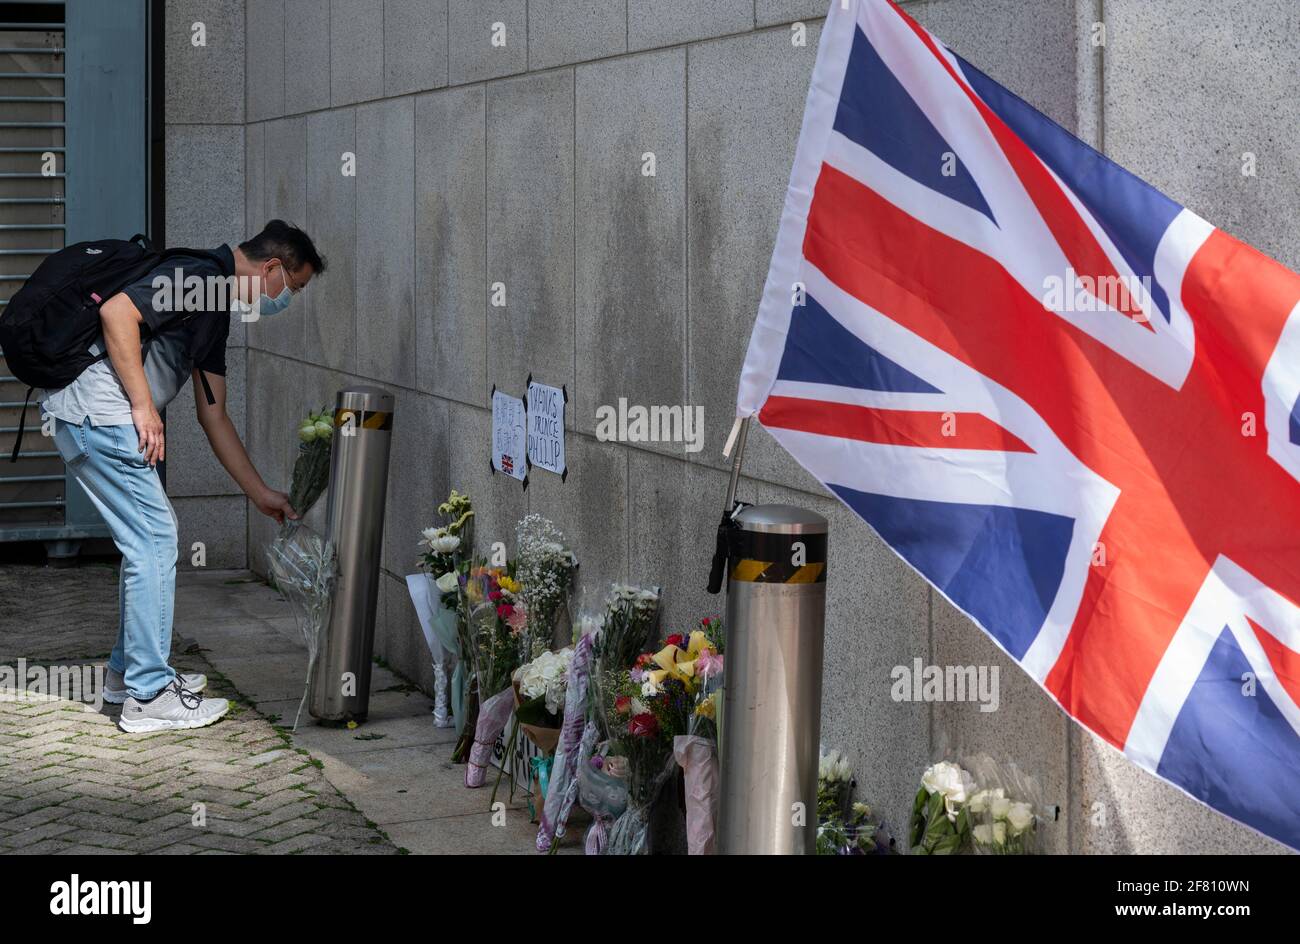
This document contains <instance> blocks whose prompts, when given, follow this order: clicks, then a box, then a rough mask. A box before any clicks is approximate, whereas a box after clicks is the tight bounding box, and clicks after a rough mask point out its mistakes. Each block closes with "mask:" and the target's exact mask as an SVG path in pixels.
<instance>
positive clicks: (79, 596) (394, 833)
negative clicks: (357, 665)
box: [0, 563, 580, 854]
mask: <svg viewBox="0 0 1300 944" xmlns="http://www.w3.org/2000/svg"><path fill="white" fill-rule="evenodd" d="M116 618H117V574H116V569H115V568H114V567H110V566H107V565H104V564H98V563H85V564H82V565H81V566H79V567H76V568H71V569H51V568H46V567H35V566H30V567H29V566H5V567H3V568H0V666H3V665H10V666H12V665H15V664H16V662H17V660H18V659H26V660H27V662H28V663H29V664H41V665H48V664H59V665H82V664H91V663H102V661H103V658H104V656H105V655H106V654H107V651H108V650H109V648H111V646H112V642H113V635H114V632H115V625H116ZM173 665H174V666H175V667H176V668H178V669H179V670H182V671H187V672H194V671H197V672H205V673H206V674H207V675H208V677H209V679H210V680H211V681H210V684H209V693H210V694H213V695H218V696H221V697H226V698H230V699H231V700H232V705H233V707H232V710H231V713H230V714H229V715H228V716H227V717H226V718H224V719H223V720H221V721H220V722H218V723H217V724H215V725H212V726H210V727H207V728H202V729H197V730H193V731H178V732H161V733H155V734H151V735H128V734H125V733H123V732H122V731H120V730H119V729H118V727H117V725H116V719H117V715H118V709H117V708H116V707H115V706H111V705H103V706H102V708H100V709H99V710H95V709H94V708H93V707H92V706H88V705H85V704H82V703H81V702H79V701H75V700H70V699H60V698H54V697H48V696H41V695H36V694H31V695H27V696H25V697H23V698H15V697H13V696H12V695H9V696H4V697H0V749H3V750H2V752H0V851H2V852H5V853H83V854H84V853H111V852H161V853H167V854H186V853H196V854H197V853H204V854H211V853H220V852H231V853H298V852H302V853H309V854H322V853H323V854H358V853H365V854H393V853H396V852H399V851H400V852H411V853H526V852H531V851H532V850H533V848H534V847H533V841H534V838H535V836H536V826H535V825H532V824H530V823H529V817H528V811H527V808H526V806H525V805H524V802H523V798H522V796H519V795H517V796H516V797H515V799H514V801H513V802H509V800H510V798H509V794H508V790H507V789H506V786H505V784H504V783H503V786H502V790H501V793H500V795H499V796H498V800H503V801H506V805H505V807H504V808H503V814H504V815H502V816H497V817H495V818H494V817H493V816H492V815H491V812H490V811H489V809H488V805H489V793H490V790H489V789H479V790H467V789H466V788H465V787H464V785H463V779H462V778H463V771H464V768H463V767H461V766H458V765H454V764H452V763H451V762H450V760H449V757H450V753H451V747H452V742H453V741H454V737H455V736H454V733H453V732H452V731H451V730H450V729H438V728H435V727H434V726H433V718H432V713H431V709H432V703H431V701H430V699H429V698H428V697H427V696H425V695H424V694H423V693H421V692H420V691H419V690H418V689H416V688H415V687H414V686H413V685H411V684H410V683H409V682H408V681H407V680H406V679H404V678H402V677H400V676H398V675H396V674H395V673H393V672H392V671H390V670H389V669H387V668H386V667H384V666H382V665H376V666H375V670H374V676H373V680H372V686H371V693H372V694H371V701H370V714H369V717H368V719H367V721H366V722H364V723H363V724H361V725H359V726H357V727H355V728H348V727H345V726H325V725H321V724H318V723H317V722H315V721H314V719H312V718H311V717H310V716H309V715H308V714H307V712H306V711H305V710H304V712H303V716H302V720H301V722H300V724H299V726H298V729H297V731H296V733H295V732H291V731H290V730H289V728H290V727H291V726H292V725H293V720H294V715H295V713H296V712H297V710H298V704H299V699H300V698H301V696H302V692H303V686H304V683H305V676H306V669H307V652H306V648H305V646H304V645H303V643H302V641H301V639H300V637H299V631H298V629H297V627H296V626H295V625H294V621H293V617H292V614H291V612H290V608H289V606H288V604H286V603H285V602H283V601H282V600H281V599H280V597H279V595H278V594H277V593H276V592H275V591H274V590H272V589H270V588H269V587H267V586H266V585H265V584H263V583H261V582H260V581H259V580H258V579H257V578H256V577H254V576H252V575H251V574H249V573H247V572H244V571H210V572H202V571H199V572H191V573H184V574H182V575H181V576H180V578H179V581H178V587H177V595H176V619H175V639H174V642H173ZM579 838H580V832H578V831H576V830H575V832H573V833H571V834H570V837H569V838H568V839H567V841H566V843H565V848H564V850H563V851H577V850H578V848H579Z"/></svg>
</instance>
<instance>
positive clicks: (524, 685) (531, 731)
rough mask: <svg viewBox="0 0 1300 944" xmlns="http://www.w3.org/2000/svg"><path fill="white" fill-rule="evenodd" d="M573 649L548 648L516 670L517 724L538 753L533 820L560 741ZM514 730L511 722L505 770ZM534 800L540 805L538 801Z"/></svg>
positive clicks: (531, 804) (534, 764)
mask: <svg viewBox="0 0 1300 944" xmlns="http://www.w3.org/2000/svg"><path fill="white" fill-rule="evenodd" d="M573 652H574V650H573V647H572V646H566V647H565V648H563V649H561V650H559V651H558V652H552V651H551V650H549V649H548V650H546V651H544V652H543V653H542V654H541V655H539V656H538V657H537V658H536V659H534V660H533V661H532V662H529V663H528V664H527V665H523V666H520V667H519V668H518V669H516V670H515V675H514V682H513V685H514V696H515V726H517V728H518V730H521V731H523V732H524V736H525V737H527V738H528V740H529V741H531V742H532V744H533V746H534V747H536V748H537V751H538V755H539V756H537V757H534V758H532V759H531V760H532V768H533V769H532V770H531V771H530V775H531V776H530V778H529V780H530V786H531V788H532V790H531V793H532V798H530V800H529V808H530V810H531V812H532V815H533V819H534V821H535V820H536V818H537V815H538V812H537V811H538V808H539V805H540V801H541V800H544V799H545V796H546V788H547V787H548V786H549V783H550V774H551V767H552V764H553V761H554V757H553V755H554V753H555V748H556V746H557V745H558V744H559V742H560V733H561V731H562V725H563V723H564V710H565V703H566V699H567V692H566V683H567V680H568V672H569V665H570V663H571V662H572V661H573ZM514 732H515V727H514V726H512V728H511V736H510V737H508V738H507V739H506V758H505V760H504V761H503V763H502V765H501V769H502V771H503V772H504V771H505V769H506V768H507V767H509V765H510V761H511V760H512V759H513V755H514V748H515V738H514ZM498 779H499V778H498ZM535 801H537V804H538V805H535Z"/></svg>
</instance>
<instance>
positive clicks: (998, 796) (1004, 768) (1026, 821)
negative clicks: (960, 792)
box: [968, 755, 1050, 855]
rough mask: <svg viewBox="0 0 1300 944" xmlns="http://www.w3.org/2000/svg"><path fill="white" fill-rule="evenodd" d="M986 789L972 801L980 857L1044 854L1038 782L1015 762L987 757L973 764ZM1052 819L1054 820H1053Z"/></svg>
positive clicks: (973, 839) (973, 835)
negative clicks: (1039, 813)
mask: <svg viewBox="0 0 1300 944" xmlns="http://www.w3.org/2000/svg"><path fill="white" fill-rule="evenodd" d="M969 763H970V765H971V767H972V768H973V769H974V770H975V773H976V777H977V779H978V780H979V782H980V784H981V786H982V789H980V790H977V791H976V792H975V793H974V794H973V795H972V796H971V798H970V802H969V804H968V808H969V810H970V819H971V824H972V825H971V843H972V845H973V847H974V850H975V853H976V854H977V855H1033V854H1035V853H1038V852H1041V851H1042V850H1041V835H1040V830H1039V828H1038V827H1039V821H1040V818H1039V816H1038V815H1037V813H1036V812H1035V810H1036V809H1041V808H1042V802H1041V794H1040V791H1039V788H1038V783H1037V781H1036V780H1035V779H1034V778H1033V777H1030V776H1028V775H1027V774H1025V773H1024V772H1022V771H1021V770H1020V768H1018V767H1017V766H1016V765H1015V764H1014V763H1007V764H999V763H998V762H996V761H995V760H993V759H992V758H991V757H988V756H987V755H981V756H980V757H976V758H973V759H972V760H971V761H970V762H969ZM1049 819H1050V817H1049Z"/></svg>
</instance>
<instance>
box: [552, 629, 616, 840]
mask: <svg viewBox="0 0 1300 944" xmlns="http://www.w3.org/2000/svg"><path fill="white" fill-rule="evenodd" d="M578 627H579V630H578V638H577V640H576V641H575V642H574V646H573V657H572V658H571V659H570V660H569V667H568V670H567V671H566V672H565V683H564V723H563V725H562V726H561V728H560V738H559V741H558V742H557V744H556V748H555V756H554V758H553V762H552V767H551V776H550V783H549V784H548V787H547V789H545V790H543V791H542V792H543V794H544V796H545V803H544V805H543V807H542V812H541V816H540V820H541V822H540V824H539V825H538V827H537V850H538V851H539V852H554V851H555V849H556V847H557V841H558V840H559V838H560V837H561V836H563V835H564V831H565V826H566V825H567V824H568V821H569V813H570V811H571V810H572V809H573V804H574V803H575V802H577V801H578V799H579V793H580V789H581V787H582V782H583V777H584V775H586V774H590V773H592V772H593V771H594V768H592V767H591V766H590V765H589V764H587V763H586V759H587V758H590V757H591V755H592V747H593V745H594V744H595V741H596V726H595V725H594V724H592V723H591V722H589V721H588V720H587V703H588V697H589V684H590V680H591V664H592V651H593V647H594V644H595V641H596V633H597V631H598V629H599V626H598V624H597V622H596V620H594V619H585V618H584V619H581V620H579V622H578ZM618 786H619V787H621V786H622V785H621V784H619V785H618ZM586 793H587V795H588V796H591V797H594V794H593V793H592V792H591V787H590V786H589V787H588V789H587V790H586ZM592 803H593V805H594V804H595V803H596V801H595V799H594V798H593V800H592ZM623 805H624V806H626V791H624V800H623ZM583 806H584V807H585V808H586V809H588V810H590V809H591V807H590V806H587V804H586V802H584V803H583ZM618 812H620V813H621V812H622V809H621V808H620V809H619V811H618ZM615 815H617V814H615ZM608 822H611V823H612V822H613V817H612V816H611V817H609V818H608Z"/></svg>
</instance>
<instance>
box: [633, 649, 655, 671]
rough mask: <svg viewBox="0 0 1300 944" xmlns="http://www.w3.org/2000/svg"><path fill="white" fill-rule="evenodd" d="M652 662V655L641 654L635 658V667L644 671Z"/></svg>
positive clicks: (653, 658)
mask: <svg viewBox="0 0 1300 944" xmlns="http://www.w3.org/2000/svg"><path fill="white" fill-rule="evenodd" d="M654 660H655V657H654V656H653V655H651V654H650V653H648V652H643V653H641V654H640V655H639V656H637V657H636V667H637V668H638V669H644V668H645V667H646V666H647V665H649V664H650V663H652V662H654Z"/></svg>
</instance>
